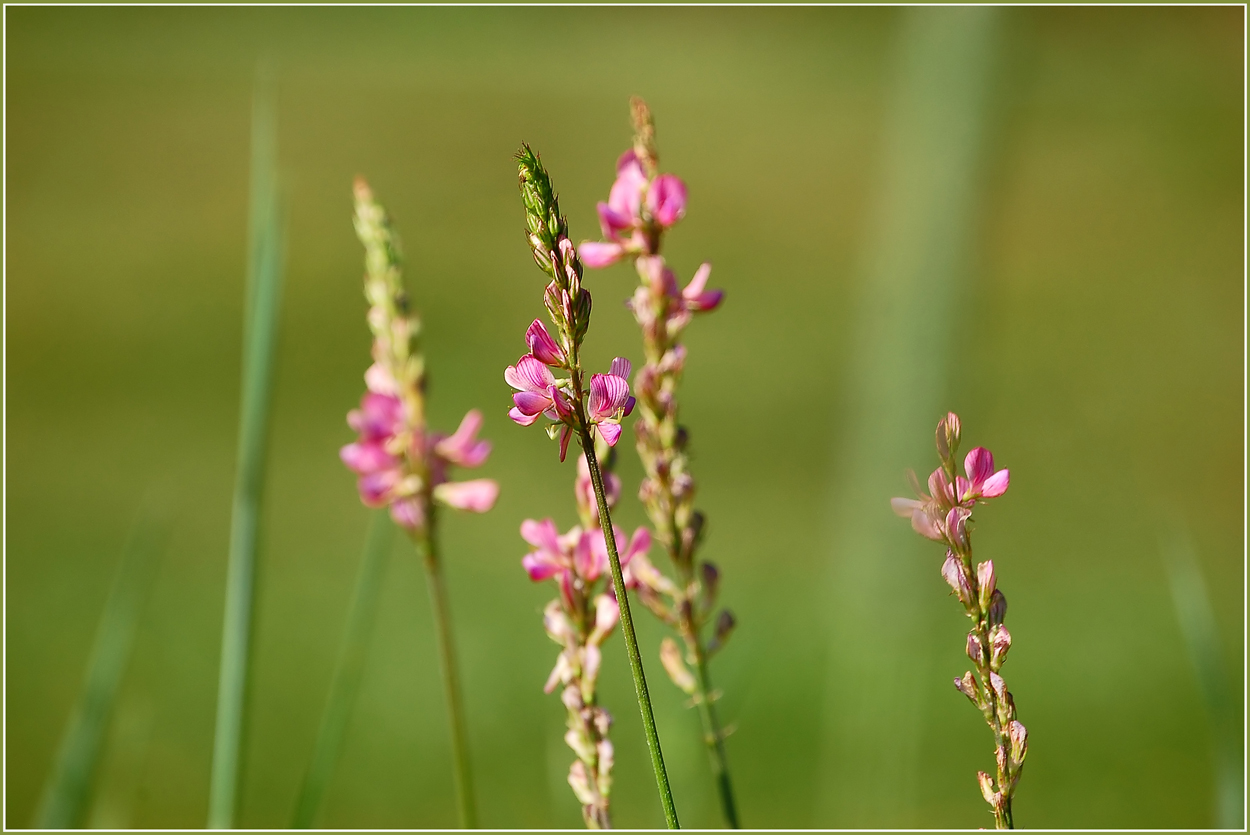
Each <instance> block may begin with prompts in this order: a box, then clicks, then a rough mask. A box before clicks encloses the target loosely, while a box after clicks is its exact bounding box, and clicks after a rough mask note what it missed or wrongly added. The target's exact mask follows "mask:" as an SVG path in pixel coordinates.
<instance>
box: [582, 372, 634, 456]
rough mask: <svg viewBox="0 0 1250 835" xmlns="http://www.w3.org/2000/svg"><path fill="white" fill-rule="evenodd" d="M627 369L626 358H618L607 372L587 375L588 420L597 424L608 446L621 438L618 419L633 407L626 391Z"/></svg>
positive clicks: (614, 444)
mask: <svg viewBox="0 0 1250 835" xmlns="http://www.w3.org/2000/svg"><path fill="white" fill-rule="evenodd" d="M630 368H631V366H630V363H629V360H627V359H625V358H624V357H617V358H616V359H614V360H612V368H611V370H610V371H609V372H608V373H607V374H595V375H592V376H591V378H590V400H589V403H588V404H587V407H588V411H589V413H588V414H587V419H588V420H589V421H590V422H591V423H592V424H594V425H595V426H597V427H598V429H599V434H600V435H601V436H602V437H603V439H604V440H605V441H607V443H608V446H616V442H617V440H619V439H620V437H621V420H622V419H623V418H625V417H627V416H628V415H629V414H630V413H631V412H632V411H633V410H634V398H633V397H632V396H631V395H630V393H629V372H630Z"/></svg>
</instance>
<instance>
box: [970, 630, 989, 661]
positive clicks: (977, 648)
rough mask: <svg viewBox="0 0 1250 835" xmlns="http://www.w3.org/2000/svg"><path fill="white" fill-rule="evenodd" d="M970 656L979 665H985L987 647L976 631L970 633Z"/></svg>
mask: <svg viewBox="0 0 1250 835" xmlns="http://www.w3.org/2000/svg"><path fill="white" fill-rule="evenodd" d="M967 649H968V658H970V659H972V663H973V664H976V665H977V666H978V667H984V666H985V661H986V658H985V647H984V646H982V644H981V639H980V637H978V636H977V633H975V632H969V633H968V647H967Z"/></svg>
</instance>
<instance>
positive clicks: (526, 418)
mask: <svg viewBox="0 0 1250 835" xmlns="http://www.w3.org/2000/svg"><path fill="white" fill-rule="evenodd" d="M508 417H510V418H512V420H513V421H515V422H516V423H519V424H520V425H521V426H530V425H531V424H533V423H534V421H536V420H538V415H536V414H534V415H527V414H525V412H522V411H521V410H520V409H518V408H517V407H515V406H513V407H512V408H511V409H509V410H508Z"/></svg>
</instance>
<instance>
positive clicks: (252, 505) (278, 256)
mask: <svg viewBox="0 0 1250 835" xmlns="http://www.w3.org/2000/svg"><path fill="white" fill-rule="evenodd" d="M272 86H273V82H272V80H271V79H270V78H269V76H268V75H265V74H263V73H262V74H260V75H259V77H258V80H257V90H256V98H255V102H254V106H253V112H252V172H251V200H250V218H249V231H250V241H249V257H248V279H247V298H246V306H245V318H244V328H243V381H242V397H241V406H240V419H239V449H238V463H237V471H236V477H235V487H234V502H233V507H232V512H231V521H230V553H229V560H228V565H227V569H226V607H225V608H226V611H225V618H224V622H223V625H222V641H221V671H220V677H219V679H218V690H217V726H216V731H215V733H214V737H213V766H212V776H211V783H210V786H209V801H208V826H209V828H211V829H229V828H231V827H233V826H234V819H235V813H236V809H237V804H238V789H239V784H240V782H241V780H240V777H241V760H242V751H243V741H244V733H245V718H246V717H245V709H246V701H247V681H248V666H249V656H250V654H251V653H250V650H251V640H252V622H253V616H254V611H253V610H254V607H255V603H254V599H253V597H254V592H255V582H256V542H257V534H258V528H259V517H260V503H261V492H262V487H263V484H264V465H265V453H266V441H267V434H268V426H269V404H270V400H271V395H272V388H273V365H274V354H275V351H276V347H277V341H278V311H279V307H280V300H281V292H282V270H283V253H282V219H281V216H280V211H279V207H278V196H277V183H276V180H277V176H276V158H277V133H276V127H275V112H274V111H275V107H274V100H273V92H272Z"/></svg>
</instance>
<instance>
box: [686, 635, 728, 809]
mask: <svg viewBox="0 0 1250 835" xmlns="http://www.w3.org/2000/svg"><path fill="white" fill-rule="evenodd" d="M688 617H689V616H687V617H683V618H682V620H683V624H682V628H683V630H686V624H685V623H684V621H686V620H687V619H688ZM686 635H687V638H686V649H687V650H688V651H689V652H690V654H691V655H693V656H694V658H695V671H696V673H697V675H696V677H695V685H696V689H695V691H694V701H695V703H696V704H697V705H698V706H699V717H700V719H702V720H703V742H704V744H705V745H706V746H707V756H708V761H709V762H710V763H711V766H712V777H713V779H715V780H716V790H717V792H718V793H719V794H720V804H721V811H722V812H723V813H724V815H725V822H726V823H727V824H729V828H730V829H737V828H738V827H739V824H738V807H737V805H736V804H735V803H734V789H733V783H732V782H731V781H730V779H729V757H728V756H727V755H726V754H725V734H724V731H722V730H721V726H720V720H719V718H717V716H716V705H715V704H713V696H712V693H713V692H714V691H713V690H712V679H711V676H710V675H709V674H708V670H707V651H706V650H705V649H704V648H703V642H702V641H701V640H700V639H699V635H698V633H697V632H693V631H686Z"/></svg>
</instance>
